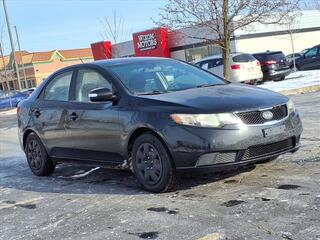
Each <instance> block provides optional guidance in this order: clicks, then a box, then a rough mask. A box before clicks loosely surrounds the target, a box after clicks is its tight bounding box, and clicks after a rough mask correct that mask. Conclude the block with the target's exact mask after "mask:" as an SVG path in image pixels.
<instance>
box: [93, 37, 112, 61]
mask: <svg viewBox="0 0 320 240" xmlns="http://www.w3.org/2000/svg"><path fill="white" fill-rule="evenodd" d="M91 50H92V54H93V59H94V60H102V59H110V58H111V57H112V54H111V42H110V41H103V42H96V43H92V44H91Z"/></svg>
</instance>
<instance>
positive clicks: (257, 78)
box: [195, 53, 263, 84]
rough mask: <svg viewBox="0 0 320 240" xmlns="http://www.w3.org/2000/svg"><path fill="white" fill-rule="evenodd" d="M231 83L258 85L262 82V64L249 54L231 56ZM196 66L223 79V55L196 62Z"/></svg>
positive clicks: (233, 54)
mask: <svg viewBox="0 0 320 240" xmlns="http://www.w3.org/2000/svg"><path fill="white" fill-rule="evenodd" d="M229 61H230V67H231V78H230V80H231V81H234V82H243V83H250V84H257V83H259V82H261V81H262V78H263V73H262V71H261V66H260V62H259V61H258V60H257V59H255V58H254V57H253V56H252V55H251V54H248V53H232V54H230V60H229ZM195 65H197V66H198V67H201V68H203V69H206V70H208V71H210V72H212V73H214V74H215V75H218V76H220V77H222V78H223V59H222V55H213V56H210V57H207V58H203V59H201V60H199V61H196V62H195Z"/></svg>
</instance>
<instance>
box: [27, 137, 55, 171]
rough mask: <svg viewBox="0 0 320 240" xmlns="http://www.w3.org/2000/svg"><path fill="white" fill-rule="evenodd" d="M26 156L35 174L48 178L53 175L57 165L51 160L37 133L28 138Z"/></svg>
mask: <svg viewBox="0 0 320 240" xmlns="http://www.w3.org/2000/svg"><path fill="white" fill-rule="evenodd" d="M25 154H26V157H27V161H28V164H29V167H30V169H31V171H32V172H33V174H35V175H37V176H48V175H51V174H52V173H53V171H54V169H55V167H56V165H55V164H54V162H53V161H52V160H51V159H50V158H49V156H48V153H47V151H46V149H45V147H44V146H43V144H42V142H41V140H40V138H39V137H38V136H37V135H36V134H35V133H30V134H29V136H28V138H27V141H26V146H25Z"/></svg>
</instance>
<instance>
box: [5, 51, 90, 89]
mask: <svg viewBox="0 0 320 240" xmlns="http://www.w3.org/2000/svg"><path fill="white" fill-rule="evenodd" d="M15 58H16V61H17V63H18V67H19V74H20V79H21V87H22V89H28V88H32V87H36V86H38V85H39V84H40V83H41V82H42V81H43V79H45V78H46V77H47V76H49V75H50V74H51V73H53V72H54V71H56V70H58V69H60V68H63V67H66V66H70V65H73V64H78V63H84V62H91V61H92V60H93V56H92V52H91V48H82V49H71V50H52V51H47V52H32V53H30V52H27V51H21V52H19V51H18V52H15ZM13 59H14V58H13V55H8V56H0V90H17V89H19V85H18V80H17V77H16V74H15V71H14V62H13V61H14V60H13Z"/></svg>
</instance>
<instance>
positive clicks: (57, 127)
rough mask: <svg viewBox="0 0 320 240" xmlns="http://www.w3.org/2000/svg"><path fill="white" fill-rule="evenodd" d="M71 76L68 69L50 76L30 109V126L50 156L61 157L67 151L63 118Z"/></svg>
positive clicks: (65, 111)
mask: <svg viewBox="0 0 320 240" xmlns="http://www.w3.org/2000/svg"><path fill="white" fill-rule="evenodd" d="M72 76H73V70H70V69H69V70H66V71H63V72H59V73H57V74H55V75H54V76H52V77H51V78H50V80H49V81H48V83H47V84H46V86H45V87H44V89H43V90H42V92H41V94H40V96H39V97H38V99H37V100H36V101H35V103H34V104H33V106H32V107H31V110H30V111H31V112H30V115H31V121H33V124H32V126H34V128H35V130H36V131H37V132H38V134H39V135H40V137H41V139H42V140H43V142H44V144H45V146H46V147H47V150H48V153H49V155H51V156H56V157H63V156H64V155H65V154H66V153H67V152H68V151H69V149H67V144H65V143H66V125H65V120H66V118H67V117H68V111H67V109H68V106H69V102H68V101H69V95H70V94H69V93H70V84H71V79H72Z"/></svg>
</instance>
